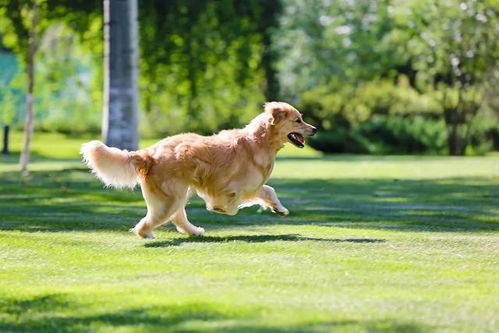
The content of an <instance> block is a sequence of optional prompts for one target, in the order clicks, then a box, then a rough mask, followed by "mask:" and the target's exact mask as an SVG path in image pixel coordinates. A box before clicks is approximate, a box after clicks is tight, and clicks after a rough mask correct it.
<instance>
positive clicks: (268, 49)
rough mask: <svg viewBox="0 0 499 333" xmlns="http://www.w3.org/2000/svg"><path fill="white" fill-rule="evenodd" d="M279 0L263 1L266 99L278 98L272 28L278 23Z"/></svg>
mask: <svg viewBox="0 0 499 333" xmlns="http://www.w3.org/2000/svg"><path fill="white" fill-rule="evenodd" d="M281 10H282V8H281V3H280V1H274V0H268V1H264V14H263V18H262V21H263V22H262V25H263V27H262V47H263V53H262V67H263V70H264V72H265V82H266V86H265V90H264V93H265V98H266V99H267V101H275V100H278V99H279V80H278V78H277V70H276V68H275V60H276V55H275V52H274V51H273V50H272V31H271V30H272V28H275V27H277V26H278V25H279V14H280V13H281Z"/></svg>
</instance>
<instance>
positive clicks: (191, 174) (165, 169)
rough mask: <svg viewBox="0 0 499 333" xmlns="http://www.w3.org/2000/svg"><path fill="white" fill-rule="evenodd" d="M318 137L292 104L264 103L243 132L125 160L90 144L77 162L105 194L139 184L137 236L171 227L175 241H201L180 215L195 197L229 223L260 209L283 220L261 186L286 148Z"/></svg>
mask: <svg viewBox="0 0 499 333" xmlns="http://www.w3.org/2000/svg"><path fill="white" fill-rule="evenodd" d="M316 132H317V129H316V128H315V127H314V126H312V125H310V124H307V123H306V122H304V121H303V118H302V114H301V113H300V112H299V111H298V110H296V109H295V108H294V107H293V106H291V105H290V104H287V103H284V102H269V103H266V104H265V105H264V112H262V113H261V114H260V115H258V116H257V117H256V118H254V119H253V120H252V121H251V122H250V123H249V124H248V125H247V126H246V127H244V128H242V129H232V130H223V131H221V132H219V133H218V134H214V135H212V136H201V135H198V134H194V133H184V134H179V135H174V136H171V137H167V138H165V139H163V140H161V141H159V142H158V143H156V144H155V145H153V146H151V147H149V148H146V149H143V150H138V151H131V152H129V151H126V150H120V149H117V148H112V147H108V146H106V145H105V144H103V143H102V142H100V141H91V142H88V143H85V144H83V145H82V147H81V154H82V155H83V159H84V162H85V163H86V164H87V165H88V166H89V167H90V169H92V171H93V173H95V175H96V176H97V177H98V178H99V179H100V180H101V181H102V182H103V183H104V184H105V185H106V186H112V187H115V188H127V187H128V188H133V187H135V186H136V184H137V183H139V184H140V187H141V190H142V195H143V197H144V199H145V202H146V205H147V214H146V216H145V217H144V218H142V219H141V220H140V222H139V223H137V225H136V226H135V227H134V228H132V229H131V231H132V232H133V233H134V234H135V235H137V236H139V237H141V238H154V234H153V230H154V229H155V228H157V227H159V226H160V225H162V224H164V223H166V222H168V221H170V220H171V221H172V222H173V223H174V224H175V226H176V228H177V230H178V231H179V232H181V233H185V234H189V235H202V234H203V233H204V229H203V228H201V227H197V226H195V225H193V224H191V223H190V222H189V220H188V219H187V215H186V211H185V205H186V203H187V200H188V198H189V196H190V195H191V194H193V193H194V192H196V193H197V194H198V195H199V196H200V197H201V198H202V199H203V200H204V201H205V203H206V209H207V210H209V211H211V212H215V213H220V214H227V215H235V214H237V212H238V210H239V209H240V208H242V207H248V206H251V205H256V204H259V205H261V206H262V207H263V208H270V209H271V210H272V211H273V212H274V213H276V214H279V215H288V214H289V211H288V209H286V208H285V207H284V206H283V205H282V204H281V202H280V201H279V199H278V198H277V195H276V192H275V191H274V189H273V188H272V187H270V186H268V185H266V184H265V183H266V181H267V180H268V179H269V177H270V174H271V172H272V169H273V167H274V162H275V157H276V154H277V152H278V151H279V150H280V149H281V148H282V147H283V146H284V144H285V143H286V142H291V143H292V144H293V145H295V146H297V147H299V148H303V147H304V145H305V136H312V135H314V134H315V133H316Z"/></svg>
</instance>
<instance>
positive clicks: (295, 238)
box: [144, 234, 385, 247]
mask: <svg viewBox="0 0 499 333" xmlns="http://www.w3.org/2000/svg"><path fill="white" fill-rule="evenodd" d="M277 241H284V242H303V241H313V242H331V243H384V242H385V240H384V239H375V238H344V239H336V238H316V237H306V236H301V235H294V234H287V235H237V236H224V237H219V236H201V237H199V236H193V237H184V238H175V239H172V240H168V241H153V242H150V243H145V244H144V246H145V247H170V246H180V245H183V244H189V243H228V242H245V243H265V242H277Z"/></svg>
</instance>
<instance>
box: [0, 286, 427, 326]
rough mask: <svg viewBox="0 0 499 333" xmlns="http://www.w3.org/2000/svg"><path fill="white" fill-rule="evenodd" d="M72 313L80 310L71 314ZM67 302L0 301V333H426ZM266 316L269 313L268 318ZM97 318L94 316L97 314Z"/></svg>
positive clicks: (249, 314)
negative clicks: (120, 332) (101, 332)
mask: <svg viewBox="0 0 499 333" xmlns="http://www.w3.org/2000/svg"><path fill="white" fill-rule="evenodd" d="M74 309H78V311H75V310H74ZM91 309H92V310H93V311H92V310H91V311H88V310H87V309H85V305H83V304H79V303H75V302H70V301H69V300H68V299H67V298H66V297H65V296H64V295H60V294H51V295H41V296H35V297H32V298H26V299H17V298H3V299H2V300H1V301H0V312H1V313H2V316H0V331H2V332H50V333H53V332H60V333H70V332H77V333H86V332H94V331H95V330H96V329H99V330H111V331H115V330H120V329H125V330H137V329H138V330H140V331H148V332H206V331H210V332H213V331H216V332H252V333H264V332H277V333H281V332H331V331H337V330H342V331H343V330H347V331H352V330H353V331H367V332H379V333H385V332H386V333H388V332H404V333H420V332H429V331H431V328H430V327H428V326H425V325H423V324H416V323H404V322H400V321H398V320H396V319H385V320H365V321H364V320H349V319H343V320H336V321H335V320H330V321H319V322H317V321H314V322H312V323H307V322H301V323H297V324H295V325H278V324H276V325H263V324H259V323H258V322H259V321H260V319H261V318H260V316H259V313H262V312H263V313H266V315H269V314H271V313H272V312H271V311H278V310H277V309H272V310H269V309H266V310H265V311H262V310H263V309H259V308H250V309H244V310H243V311H241V310H238V309H237V307H234V306H231V307H230V308H227V307H225V308H222V309H220V308H219V306H218V305H217V304H214V303H202V302H200V303H191V304H183V305H177V304H175V305H164V306H161V305H157V306H148V307H141V308H134V307H130V308H125V309H124V310H121V311H101V310H97V311H96V310H95V307H93V308H91ZM269 311H270V312H269ZM96 312H97V313H96Z"/></svg>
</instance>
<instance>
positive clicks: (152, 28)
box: [0, 0, 499, 155]
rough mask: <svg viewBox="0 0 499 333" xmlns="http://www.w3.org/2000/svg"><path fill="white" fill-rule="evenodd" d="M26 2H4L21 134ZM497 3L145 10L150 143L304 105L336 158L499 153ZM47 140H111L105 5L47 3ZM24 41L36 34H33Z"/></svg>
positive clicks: (1, 57)
mask: <svg viewBox="0 0 499 333" xmlns="http://www.w3.org/2000/svg"><path fill="white" fill-rule="evenodd" d="M13 2H15V1H6V0H0V3H1V4H2V6H0V112H1V116H0V121H1V122H2V124H3V125H10V126H12V127H13V128H15V129H21V128H22V124H23V119H24V114H25V90H26V88H25V87H26V85H27V84H26V80H27V77H26V76H27V75H26V74H25V63H24V61H23V59H22V56H21V54H22V48H23V47H25V44H26V43H25V42H24V44H23V40H22V39H20V38H19V36H18V34H17V35H16V26H15V24H13V22H15V18H16V17H17V18H21V20H22V13H17V12H15V11H14V9H13V8H14V7H13V6H11V4H12V3H13ZM498 8H499V1H497V0H482V1H475V0H421V1H406V0H379V1H373V0H356V1H353V0H337V1H331V0H307V1H305V0H281V1H275V0H274V1H264V0H244V1H243V0H227V1H195V0H170V1H163V0H148V1H139V40H140V109H141V119H140V126H141V136H142V137H143V138H157V137H160V136H165V135H170V134H174V133H178V132H182V131H196V132H200V133H204V134H208V133H212V132H214V131H217V130H219V129H223V128H231V127H238V126H241V125H243V124H244V123H246V122H247V121H248V120H250V119H251V118H252V117H254V116H255V115H256V114H257V113H258V112H260V111H261V105H262V104H263V102H264V101H266V100H284V101H287V102H289V103H292V104H293V105H295V106H296V107H298V108H299V109H300V110H301V111H302V112H303V113H304V114H305V118H306V120H307V121H309V122H311V123H313V124H314V125H316V126H318V127H319V128H320V130H321V131H320V133H319V135H318V136H317V137H316V138H314V139H313V140H312V141H311V142H310V144H311V145H312V146H313V147H314V148H316V149H318V150H321V151H324V152H331V153H338V152H340V153H364V154H365V153H372V154H451V155H463V154H471V155H473V154H484V153H486V152H489V151H492V150H498V149H499V125H498V123H499V122H498V110H499V97H498V94H497V93H498V88H497V87H498V82H499V80H498V78H499V74H498V72H499V71H498V68H497V60H498V59H499V46H498V45H499V44H498V40H499V38H498V37H499V28H498V27H499V20H498ZM40 30H41V31H43V33H42V34H41V42H40V46H39V49H38V52H37V54H36V84H35V96H36V98H35V124H36V125H35V126H36V127H35V130H37V131H46V132H60V133H66V134H71V135H73V136H74V135H82V134H85V135H88V134H92V135H94V136H98V135H99V133H100V126H101V118H102V104H103V91H102V87H103V82H102V77H103V32H102V31H103V19H102V0H45V1H42V6H40ZM21 37H22V36H21Z"/></svg>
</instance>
